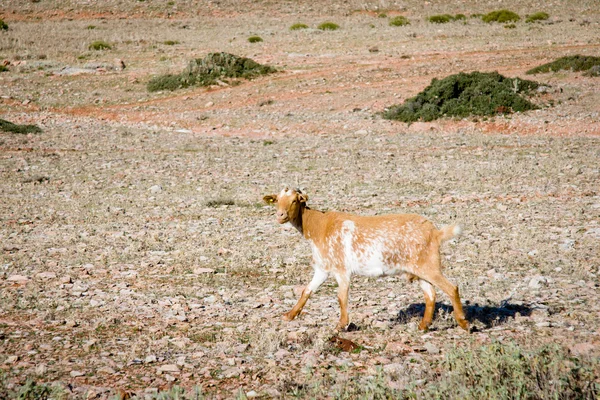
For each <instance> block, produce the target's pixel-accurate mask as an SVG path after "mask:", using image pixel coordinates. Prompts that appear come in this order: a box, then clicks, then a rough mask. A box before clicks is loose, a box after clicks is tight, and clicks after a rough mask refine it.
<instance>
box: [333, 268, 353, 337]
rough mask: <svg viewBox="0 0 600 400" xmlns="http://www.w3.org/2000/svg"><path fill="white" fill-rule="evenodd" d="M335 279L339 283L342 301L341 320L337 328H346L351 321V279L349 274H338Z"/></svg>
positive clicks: (339, 299) (339, 293) (340, 299)
mask: <svg viewBox="0 0 600 400" xmlns="http://www.w3.org/2000/svg"><path fill="white" fill-rule="evenodd" d="M335 279H336V280H337V283H338V301H339V303H340V322H339V323H338V325H337V330H340V331H342V330H344V329H346V327H347V326H348V324H349V323H350V318H349V317H348V292H349V291H350V279H349V278H348V277H347V276H341V275H336V276H335Z"/></svg>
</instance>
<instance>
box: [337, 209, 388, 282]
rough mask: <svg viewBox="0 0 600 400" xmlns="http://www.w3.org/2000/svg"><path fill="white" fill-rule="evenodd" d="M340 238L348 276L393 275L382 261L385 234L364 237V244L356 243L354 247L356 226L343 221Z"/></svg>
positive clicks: (350, 222)
mask: <svg viewBox="0 0 600 400" xmlns="http://www.w3.org/2000/svg"><path fill="white" fill-rule="evenodd" d="M341 236H342V248H343V252H344V265H345V266H346V271H347V272H348V273H349V274H357V275H365V276H380V275H384V274H388V273H393V271H392V270H390V269H389V268H388V267H389V266H387V265H386V264H385V262H384V260H383V251H384V250H385V248H386V246H385V242H386V240H385V232H379V234H375V235H374V236H373V237H366V240H365V242H364V243H357V244H356V246H355V241H356V225H355V224H354V222H352V221H344V222H343V224H342V231H341Z"/></svg>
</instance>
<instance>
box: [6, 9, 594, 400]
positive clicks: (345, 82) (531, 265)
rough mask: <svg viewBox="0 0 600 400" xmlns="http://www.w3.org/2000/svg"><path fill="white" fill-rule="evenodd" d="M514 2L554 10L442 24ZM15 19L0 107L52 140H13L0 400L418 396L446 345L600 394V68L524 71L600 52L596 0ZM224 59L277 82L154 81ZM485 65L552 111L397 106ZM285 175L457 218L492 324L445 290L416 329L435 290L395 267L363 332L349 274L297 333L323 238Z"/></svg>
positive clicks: (473, 289) (357, 203) (326, 192)
mask: <svg viewBox="0 0 600 400" xmlns="http://www.w3.org/2000/svg"><path fill="white" fill-rule="evenodd" d="M321 3H327V4H326V5H323V4H321ZM498 8H509V9H511V10H513V11H515V12H517V13H519V14H520V15H522V16H523V17H524V16H525V15H526V14H528V13H531V12H534V11H545V12H547V13H549V14H550V19H549V20H547V21H543V22H541V23H532V24H531V23H525V22H524V18H523V19H522V20H521V21H519V22H518V23H516V24H515V25H516V27H515V28H514V29H507V28H505V27H504V26H503V24H498V23H494V24H487V23H484V22H482V21H481V19H477V18H467V19H466V20H464V21H455V22H451V23H447V24H433V23H430V22H428V21H427V17H428V16H430V15H433V14H443V13H451V14H456V13H463V14H466V15H467V17H469V16H470V15H472V14H482V13H487V12H489V11H493V10H495V9H498ZM396 15H403V16H406V17H407V18H408V19H409V20H410V21H411V23H410V25H408V26H402V27H393V26H389V24H388V21H389V17H392V16H396ZM0 19H3V20H4V21H5V23H6V24H7V25H8V27H9V29H8V30H0V62H2V61H3V60H6V61H7V62H6V63H5V64H7V68H8V71H6V72H0V118H1V119H5V120H9V121H11V122H14V123H19V124H35V125H38V126H39V127H40V128H42V130H43V132H42V133H39V134H28V135H19V134H13V133H5V132H0V243H1V248H0V398H2V397H10V396H11V394H12V395H14V393H17V392H18V391H19V390H22V388H23V387H24V386H23V385H26V384H27V382H29V384H30V385H31V382H36V383H37V384H38V386H39V385H46V387H49V388H52V393H53V396H54V397H51V398H82V399H93V398H102V399H104V398H114V397H117V398H128V397H129V396H138V397H139V398H144V397H146V398H155V396H157V393H159V392H161V391H168V390H169V389H170V388H171V387H172V386H174V385H178V386H180V387H183V388H185V389H186V390H191V389H192V388H194V387H195V388H196V389H197V390H201V391H202V393H204V395H206V396H207V397H209V398H223V399H224V398H253V397H254V398H255V397H258V398H290V397H300V398H304V397H307V398H309V397H313V398H356V397H360V396H359V395H358V394H356V395H352V394H346V395H344V393H351V392H352V390H354V389H352V387H353V386H352V385H355V386H356V385H358V386H361V387H371V386H369V385H372V384H374V383H373V382H376V383H377V385H379V386H377V388H375V389H373V393H375V390H380V389H381V387H385V388H387V389H385V390H388V389H390V388H391V389H394V390H403V389H406V388H413V389H414V390H416V391H417V392H418V391H419V390H425V389H426V388H427V385H430V384H433V383H435V382H436V380H437V379H438V378H440V377H443V376H444V373H445V368H446V367H445V366H446V365H447V364H444V363H445V360H446V357H447V355H448V354H453V353H452V352H455V351H456V350H457V349H467V350H469V351H473V352H476V351H477V349H479V348H481V347H482V346H486V345H490V344H493V343H500V344H514V345H516V346H518V347H519V348H522V349H524V350H533V349H538V348H541V347H543V346H545V345H550V344H554V345H557V346H558V347H560V348H561V349H564V351H565V352H566V353H568V354H570V355H572V356H573V357H577V358H578V359H579V360H584V361H585V362H588V363H589V364H588V365H592V366H594V365H595V367H596V368H595V369H593V368H592V376H591V378H585V379H588V380H589V382H590V384H591V385H594V384H596V385H599V386H597V387H600V378H599V375H598V374H599V372H600V367H599V365H600V362H599V357H600V302H599V301H598V294H599V284H600V281H599V276H600V191H599V190H600V184H599V183H600V163H599V161H600V78H598V77H587V76H584V75H583V74H581V73H578V72H571V71H561V72H556V73H548V74H540V75H525V71H527V70H528V69H530V68H532V67H534V66H537V65H540V64H542V63H545V62H549V61H552V60H554V59H556V58H558V57H562V56H567V55H575V54H582V55H594V56H600V6H599V4H598V2H597V1H584V0H578V1H569V2H552V3H551V4H549V3H548V2H543V1H529V0H527V1H512V0H510V1H509V0H505V1H500V2H498V1H491V0H490V1H460V2H459V1H427V2H423V1H417V0H406V1H389V2H386V1H363V2H360V1H353V0H348V1H332V2H317V1H233V0H231V1H178V0H175V1H163V0H147V1H133V0H131V1H120V0H109V1H102V2H95V1H83V0H68V1H56V0H41V1H17V0H4V1H2V2H1V3H0ZM323 21H332V22H335V23H337V24H338V25H340V29H339V30H336V31H321V30H319V29H316V27H317V25H318V24H319V23H321V22H323ZM294 23H305V24H307V25H308V26H309V28H308V29H304V30H299V31H291V30H290V29H289V27H290V26H291V25H292V24H294ZM253 35H257V36H260V37H261V38H262V39H263V41H262V42H258V43H249V42H248V40H247V38H248V37H250V36H253ZM96 40H103V41H106V42H107V43H108V44H110V46H111V48H110V49H106V50H100V51H97V50H90V49H89V48H88V46H89V45H90V43H92V42H93V41H96ZM221 51H223V52H228V53H232V54H236V55H240V56H244V57H250V58H252V59H254V60H255V61H257V62H260V63H263V64H268V65H271V66H274V67H276V68H277V69H278V72H277V73H275V74H272V75H269V76H265V77H260V78H257V79H253V80H251V81H239V82H237V84H227V83H223V84H220V85H215V86H210V87H194V88H187V89H181V90H177V91H173V92H168V91H162V92H153V93H150V92H148V91H147V89H146V83H147V82H148V81H149V79H150V78H151V77H153V76H155V75H158V74H165V73H179V72H180V71H182V70H183V68H185V66H186V65H187V63H188V62H189V60H191V59H194V58H199V57H203V56H204V55H206V54H207V53H209V52H221ZM123 64H124V65H125V68H124V69H123V68H122V65H123ZM470 71H498V72H500V73H501V74H503V75H506V76H510V77H515V76H519V77H523V78H527V79H533V80H535V81H537V82H539V83H540V84H542V85H544V86H543V90H538V92H537V93H536V96H535V97H534V98H533V101H534V102H535V103H536V104H539V105H540V109H538V110H535V111H530V112H527V113H523V114H512V115H505V116H496V117H491V118H470V119H462V120H461V119H442V120H437V121H435V122H430V123H424V122H417V123H414V124H411V125H408V124H405V123H401V122H394V121H388V120H385V119H383V118H381V117H380V116H379V114H378V113H380V112H382V111H383V110H384V109H385V108H386V107H389V106H391V105H394V104H398V103H401V102H402V101H404V100H405V99H407V98H409V97H412V96H414V95H416V94H417V93H419V92H420V91H422V90H423V89H424V88H425V87H426V86H427V85H428V84H429V83H430V81H431V80H432V79H433V78H443V77H445V76H447V75H449V74H455V73H458V72H470ZM284 184H287V185H290V187H292V186H293V187H296V186H297V187H302V188H304V189H305V190H306V192H307V193H308V195H309V197H310V200H309V205H310V206H311V207H312V208H315V209H319V210H340V211H347V212H353V213H359V214H363V215H375V214H388V213H417V214H422V215H424V216H426V217H428V218H429V219H431V220H432V221H433V222H434V223H435V224H436V225H438V226H442V225H446V224H450V223H459V224H460V225H461V226H462V228H463V231H464V233H463V235H462V236H460V237H459V238H457V239H455V240H452V241H451V242H449V243H446V244H445V245H444V246H443V250H442V252H443V259H444V265H445V275H446V276H447V277H448V278H449V279H450V280H451V281H452V282H454V283H455V284H457V285H458V286H459V288H460V290H461V296H462V299H463V304H464V305H465V311H466V313H467V319H469V321H470V322H471V324H472V326H473V332H472V333H470V334H469V333H466V332H464V331H462V330H461V329H459V328H458V327H457V325H456V322H455V321H454V319H453V318H452V315H451V311H450V310H451V307H450V301H449V298H448V297H447V296H445V295H444V294H443V293H441V291H438V307H437V310H436V315H435V318H434V323H433V326H432V328H431V329H430V330H429V331H428V332H426V333H424V332H421V331H419V330H417V325H418V322H419V320H420V318H421V316H422V313H423V310H424V300H423V295H422V292H421V290H420V288H419V287H418V285H415V284H409V283H407V282H405V280H404V279H403V278H401V277H383V278H364V277H355V278H354V279H353V282H352V287H351V291H350V296H351V298H350V318H351V321H352V322H353V324H354V325H355V326H356V328H357V329H358V330H354V331H352V332H339V333H337V332H335V331H334V328H335V325H336V323H337V320H338V317H339V307H338V303H337V298H336V292H337V290H336V289H337V288H336V283H335V280H334V279H330V280H329V281H327V282H326V283H325V284H324V285H323V286H322V287H321V289H320V290H319V291H318V292H317V293H315V294H314V295H313V296H312V297H311V299H310V300H309V302H308V303H307V306H306V308H305V310H304V313H303V314H302V315H301V316H300V317H299V318H298V319H296V320H295V321H292V322H284V321H282V320H281V315H282V314H283V313H284V312H285V311H288V310H289V309H290V308H291V307H292V306H293V304H294V303H295V301H296V299H297V297H298V295H299V294H300V292H301V290H302V288H303V286H304V285H306V284H307V283H308V282H309V281H310V278H311V276H312V267H311V253H310V247H309V245H308V243H307V242H306V241H305V240H304V239H303V238H302V237H301V236H300V235H299V234H298V232H297V231H295V230H294V229H293V228H290V227H287V226H280V225H278V224H277V223H276V221H275V212H274V209H273V208H272V207H269V206H266V205H265V204H263V203H262V197H263V195H265V194H270V193H277V192H278V191H279V190H280V189H281V187H282V185H284ZM331 338H334V340H333V341H331V340H330V339H331ZM336 338H342V339H347V340H350V341H352V342H353V343H354V344H355V345H357V346H359V347H358V348H355V349H354V350H353V351H351V352H347V351H345V350H344V348H343V346H342V345H340V343H342V344H343V343H344V342H343V341H341V340H339V339H336ZM565 365H566V364H565ZM569 365H570V364H569ZM567 367H568V366H567ZM565 368H566V367H565ZM440 379H441V378H440ZM581 379H584V378H581ZM319 385H320V386H319ZM317 386H319V387H317ZM391 389H390V390H391ZM381 390H384V389H381ZM411 390H412V389H411ZM365 393H367V394H365ZM368 393H371V392H361V396H363V397H364V398H369V397H371V398H373V397H375V395H372V396H371V395H369V394H368ZM423 393H425V392H421V394H422V396H424V397H426V396H425V394H423ZM344 396H346V397H344Z"/></svg>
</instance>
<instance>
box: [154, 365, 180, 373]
mask: <svg viewBox="0 0 600 400" xmlns="http://www.w3.org/2000/svg"><path fill="white" fill-rule="evenodd" d="M158 372H159V373H162V372H171V373H178V372H179V367H178V366H177V365H175V364H165V365H161V366H160V367H158Z"/></svg>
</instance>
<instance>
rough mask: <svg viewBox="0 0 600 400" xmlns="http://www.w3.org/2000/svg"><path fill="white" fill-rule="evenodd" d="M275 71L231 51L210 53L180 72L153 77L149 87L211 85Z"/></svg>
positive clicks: (153, 90) (159, 88)
mask: <svg viewBox="0 0 600 400" xmlns="http://www.w3.org/2000/svg"><path fill="white" fill-rule="evenodd" d="M275 71H276V69H275V68H273V67H270V66H267V65H261V64H259V63H257V62H255V61H253V60H251V59H249V58H245V57H238V56H236V55H233V54H229V53H210V54H208V55H207V56H206V57H205V58H198V59H195V60H192V61H190V63H189V64H188V67H187V68H186V69H185V70H184V71H183V72H182V73H180V74H177V75H171V74H167V75H160V76H156V77H154V78H152V79H151V80H150V82H148V85H147V88H148V90H149V91H151V92H156V91H159V90H176V89H180V88H185V87H190V86H209V85H214V84H217V83H218V82H219V81H222V80H224V79H226V78H243V79H252V78H255V77H257V76H260V75H266V74H270V73H273V72H275Z"/></svg>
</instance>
